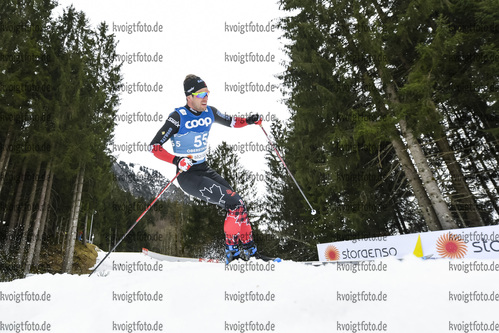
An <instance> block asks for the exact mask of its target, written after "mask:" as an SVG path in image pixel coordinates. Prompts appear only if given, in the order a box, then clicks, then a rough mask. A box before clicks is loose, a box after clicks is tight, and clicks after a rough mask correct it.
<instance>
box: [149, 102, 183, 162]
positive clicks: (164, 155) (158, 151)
mask: <svg viewBox="0 0 499 333" xmlns="http://www.w3.org/2000/svg"><path fill="white" fill-rule="evenodd" d="M179 127H180V115H179V114H178V113H177V112H175V111H174V112H172V113H170V115H169V116H168V119H167V120H166V122H165V123H164V125H163V126H162V127H161V129H160V130H159V131H158V133H156V136H155V137H154V138H153V139H152V141H151V143H150V144H149V145H150V149H151V152H152V153H153V154H154V156H156V157H157V158H159V159H160V160H162V161H166V162H168V163H172V164H177V163H178V161H176V160H175V157H176V156H175V155H172V154H170V153H169V152H168V151H166V150H165V149H164V148H163V147H162V145H163V144H164V143H165V142H166V141H168V140H169V139H170V138H171V137H172V136H173V135H174V134H175V133H177V132H178V129H179Z"/></svg>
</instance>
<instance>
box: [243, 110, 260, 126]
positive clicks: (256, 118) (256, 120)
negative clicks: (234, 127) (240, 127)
mask: <svg viewBox="0 0 499 333" xmlns="http://www.w3.org/2000/svg"><path fill="white" fill-rule="evenodd" d="M262 120H263V117H262V116H260V115H259V114H258V113H256V114H252V115H251V116H248V117H247V118H246V124H248V125H252V124H255V125H260V124H261V123H262Z"/></svg>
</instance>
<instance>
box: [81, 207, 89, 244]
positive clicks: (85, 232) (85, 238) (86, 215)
mask: <svg viewBox="0 0 499 333" xmlns="http://www.w3.org/2000/svg"><path fill="white" fill-rule="evenodd" d="M87 222H88V205H87V212H86V213H85V224H84V225H83V239H82V240H83V245H85V246H86V245H87Z"/></svg>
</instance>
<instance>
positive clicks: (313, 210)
mask: <svg viewBox="0 0 499 333" xmlns="http://www.w3.org/2000/svg"><path fill="white" fill-rule="evenodd" d="M260 128H261V129H262V131H263V133H265V136H266V137H267V140H268V141H269V143H270V145H271V146H272V148H274V151H275V152H276V154H277V156H278V157H279V159H280V160H281V162H282V164H283V165H284V167H285V168H286V170H288V173H289V175H290V176H291V179H293V181H294V182H295V184H296V187H298V189H299V190H300V193H301V195H302V196H303V198H304V199H305V201H306V202H307V204H308V206H309V207H310V209H311V211H310V213H311V214H312V215H315V214H316V213H317V212H316V211H315V209H314V208H313V207H312V205H311V204H310V202H309V201H308V199H307V197H306V196H305V193H303V191H302V190H301V187H300V185H298V182H297V181H296V179H295V177H293V175H292V174H291V171H289V168H288V166H287V165H286V162H284V159H283V158H282V157H281V154H279V151H278V150H277V148H276V146H274V144H273V143H272V141H271V140H270V138H269V135H268V134H267V131H265V128H263V126H262V124H261V123H260Z"/></svg>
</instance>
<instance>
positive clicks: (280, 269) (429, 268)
mask: <svg viewBox="0 0 499 333" xmlns="http://www.w3.org/2000/svg"><path fill="white" fill-rule="evenodd" d="M105 254H106V253H105V252H99V259H100V260H101V259H102V258H103V257H104V255H105ZM127 264H128V265H129V266H128V268H130V269H131V272H128V271H124V270H123V268H124V267H125V265H127ZM134 265H135V266H134ZM146 265H147V267H149V268H153V269H155V271H139V270H137V268H139V267H140V268H144V267H145V266H146ZM346 265H347V266H342V268H343V270H340V269H339V268H340V266H338V265H337V264H328V265H324V266H318V267H314V266H310V265H304V264H303V263H297V262H289V261H284V262H281V263H265V262H262V261H256V262H251V263H250V264H246V263H244V262H241V261H239V262H236V263H234V264H231V266H230V267H231V269H230V270H228V269H227V268H226V267H225V265H224V264H223V263H207V262H199V263H198V262H166V261H158V260H156V259H152V258H150V257H148V256H145V255H144V254H142V253H112V254H111V255H110V256H109V257H108V258H107V259H106V261H105V262H104V263H103V264H102V265H101V266H100V267H99V269H98V271H97V272H95V273H94V274H93V275H92V276H91V277H90V278H89V277H88V275H81V276H78V275H70V274H55V275H52V274H41V275H30V276H28V277H26V278H24V279H19V280H15V281H12V282H5V283H0V293H1V294H0V332H8V331H9V330H7V329H6V328H9V327H10V328H13V327H14V328H15V327H16V326H12V325H17V328H19V325H20V324H21V323H26V322H29V323H35V324H38V325H41V324H43V323H45V324H46V325H47V324H50V325H51V327H50V332H239V333H244V332H285V333H289V332H404V333H405V332H418V333H420V332H430V333H431V332H436V333H437V332H438V333H440V332H447V331H451V329H450V327H451V324H452V325H454V324H455V325H458V326H452V327H455V328H463V330H461V331H462V332H464V331H465V326H464V325H465V324H467V323H468V322H472V321H478V322H483V323H486V324H491V323H492V322H493V321H494V320H495V322H496V323H499V320H498V319H499V318H498V316H497V313H498V310H499V304H498V303H499V300H494V301H483V300H482V301H470V302H467V303H466V302H465V301H464V299H463V298H462V297H463V294H464V293H467V292H482V293H487V294H491V293H492V292H495V293H497V294H499V288H498V287H497V281H498V278H499V272H498V271H494V272H491V271H486V272H483V271H482V272H480V271H476V268H477V267H480V266H479V265H482V266H481V267H483V265H489V267H490V265H499V260H497V261H495V262H494V261H491V260H488V261H487V260H481V261H477V260H453V261H449V260H426V261H423V260H420V259H417V258H415V257H407V258H405V259H404V260H402V261H400V260H396V259H390V258H387V259H385V260H382V261H374V262H370V263H367V262H365V263H363V264H362V265H363V266H362V267H363V268H364V270H359V271H357V272H356V273H354V272H353V271H352V268H354V267H358V266H352V265H351V264H346ZM348 265H350V266H348ZM466 265H468V266H466ZM257 267H258V268H259V270H260V271H255V269H256V268H257ZM272 267H273V268H274V269H273V270H269V271H262V269H263V268H265V269H268V268H272ZM362 267H359V268H362ZM373 267H378V268H382V267H385V269H384V270H381V271H379V270H378V271H373V269H372V268H373ZM451 267H452V269H451ZM465 267H471V268H472V269H473V268H474V269H473V270H474V271H472V272H468V273H465V272H464V271H463V269H464V268H465ZM134 268H135V269H134ZM240 268H245V269H246V271H244V272H243V271H241V269H240ZM345 268H346V269H347V270H344V269H345ZM248 269H249V270H248ZM252 269H253V270H252ZM459 269H460V270H459ZM250 292H251V293H252V294H251V295H253V296H251V295H250V300H247V301H244V302H241V297H242V296H241V295H242V294H246V293H250ZM25 293H30V294H31V293H36V294H37V295H38V297H42V296H43V295H45V296H44V297H46V296H47V295H50V300H49V301H27V300H20V301H19V302H16V301H15V300H14V299H13V298H12V297H21V296H19V295H20V294H25ZM113 293H114V296H113ZM133 293H141V294H143V293H147V295H148V297H150V298H151V297H155V298H156V299H154V298H153V299H151V300H149V301H142V300H140V299H139V296H135V297H136V299H135V300H134V299H133V298H132V296H131V294H133ZM256 293H259V294H260V295H264V296H266V297H269V296H272V295H273V298H272V299H273V300H263V301H255V300H254V297H256V296H255V295H256ZM451 293H452V295H457V297H458V298H459V295H461V301H452V300H450V298H451V296H450V294H451ZM367 295H370V296H369V297H379V298H380V299H383V298H384V299H385V301H382V300H365V299H364V300H363V298H365V297H368V296H367ZM9 297H10V298H9ZM113 297H114V299H113ZM120 297H121V299H123V297H130V298H131V299H130V302H129V301H126V300H119V299H120ZM160 297H161V299H159V298H160ZM231 297H239V299H238V301H233V300H232V301H231V300H230V299H231ZM246 297H248V296H246ZM354 297H357V299H354ZM251 298H253V300H251ZM144 324H147V325H150V326H148V327H149V328H153V329H152V330H147V329H146V326H144ZM385 324H386V325H385ZM2 325H3V326H2ZM6 325H10V326H6ZM46 325H45V327H46ZM133 325H135V326H133ZM140 325H142V326H140ZM154 325H156V326H154ZM159 325H162V326H159ZM272 325H273V326H272ZM373 325H374V326H373ZM384 325H385V326H384ZM459 325H461V326H459ZM39 327H41V326H39ZM383 327H385V328H386V330H379V328H383ZM24 328H26V327H24ZM140 328H142V330H141V329H140ZM154 328H156V329H154ZM160 328H161V330H160ZM258 328H261V329H263V330H257V329H258ZM271 328H273V330H272V329H271ZM19 331H20V332H23V331H22V330H19ZM26 331H28V330H24V332H26ZM31 331H32V332H33V331H35V330H31ZM42 331H43V330H41V329H40V330H37V332H42ZM45 331H48V330H45ZM454 331H459V330H457V329H456V330H454Z"/></svg>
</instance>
